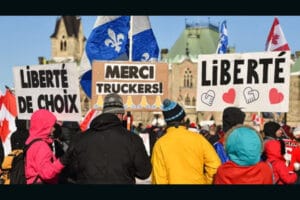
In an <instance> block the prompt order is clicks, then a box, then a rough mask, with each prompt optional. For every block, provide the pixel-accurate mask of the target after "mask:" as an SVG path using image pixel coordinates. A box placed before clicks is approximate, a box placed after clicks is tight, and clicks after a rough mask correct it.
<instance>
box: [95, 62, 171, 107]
mask: <svg viewBox="0 0 300 200" xmlns="http://www.w3.org/2000/svg"><path fill="white" fill-rule="evenodd" d="M92 67H93V70H92V105H93V106H94V107H96V108H100V109H102V108H103V100H104V97H105V96H106V95H107V94H109V93H118V94H119V95H120V96H121V97H122V99H123V102H124V107H125V109H128V110H132V111H155V110H160V109H161V106H162V101H163V99H164V98H167V97H168V64H167V63H157V62H129V61H106V62H103V61H94V62H93V65H92Z"/></svg>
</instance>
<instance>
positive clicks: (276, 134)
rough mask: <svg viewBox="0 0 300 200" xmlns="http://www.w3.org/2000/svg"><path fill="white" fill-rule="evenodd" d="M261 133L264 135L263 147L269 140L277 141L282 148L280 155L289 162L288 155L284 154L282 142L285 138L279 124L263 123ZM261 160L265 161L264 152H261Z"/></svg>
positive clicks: (283, 143) (272, 122)
mask: <svg viewBox="0 0 300 200" xmlns="http://www.w3.org/2000/svg"><path fill="white" fill-rule="evenodd" d="M263 133H264V138H263V141H264V146H265V145H266V143H267V142H269V141H271V140H279V142H280V145H281V146H282V147H281V151H282V155H283V156H284V158H285V159H286V160H287V161H289V160H290V159H289V158H288V154H286V153H285V142H284V141H283V139H286V138H287V137H286V135H285V134H284V131H283V129H282V128H281V126H280V124H279V123H277V122H274V121H269V122H267V123H265V124H264V129H263ZM261 158H262V160H266V152H265V151H264V152H263V154H262V157H261Z"/></svg>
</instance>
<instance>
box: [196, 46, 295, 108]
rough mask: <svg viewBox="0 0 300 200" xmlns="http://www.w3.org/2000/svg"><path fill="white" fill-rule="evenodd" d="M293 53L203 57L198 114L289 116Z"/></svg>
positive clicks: (198, 94)
mask: <svg viewBox="0 0 300 200" xmlns="http://www.w3.org/2000/svg"><path fill="white" fill-rule="evenodd" d="M289 85H290V52H289V51H282V52H280V51H274V52H256V53H244V54H214V55H199V57H198V80H197V106H196V110H197V111H223V110H224V108H225V107H228V106H237V107H241V108H243V110H244V111H248V112H256V111H257V112H288V108H289Z"/></svg>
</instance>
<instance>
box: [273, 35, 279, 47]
mask: <svg viewBox="0 0 300 200" xmlns="http://www.w3.org/2000/svg"><path fill="white" fill-rule="evenodd" d="M279 37H280V36H279V35H278V34H275V35H274V36H273V38H272V44H275V45H276V44H278V42H277V40H279Z"/></svg>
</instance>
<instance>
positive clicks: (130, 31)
mask: <svg viewBox="0 0 300 200" xmlns="http://www.w3.org/2000/svg"><path fill="white" fill-rule="evenodd" d="M132 31H133V16H131V15H130V27H129V34H128V37H129V62H131V61H132V43H133V42H132Z"/></svg>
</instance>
